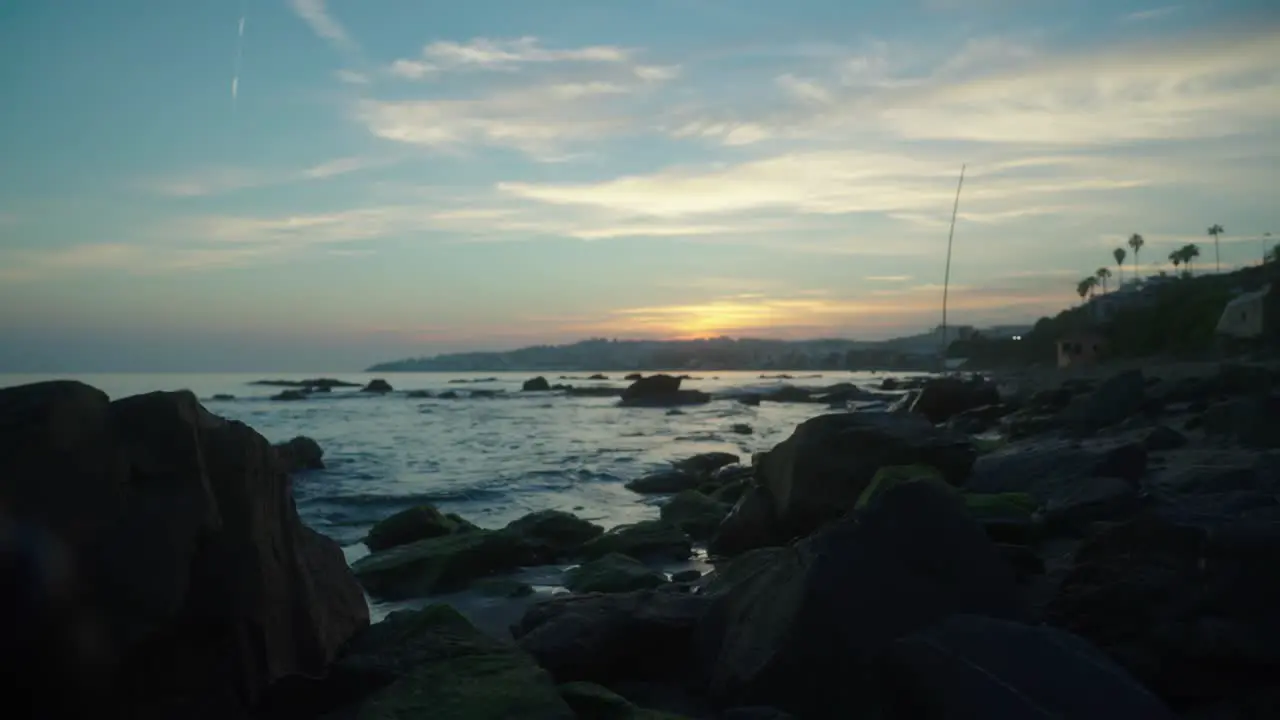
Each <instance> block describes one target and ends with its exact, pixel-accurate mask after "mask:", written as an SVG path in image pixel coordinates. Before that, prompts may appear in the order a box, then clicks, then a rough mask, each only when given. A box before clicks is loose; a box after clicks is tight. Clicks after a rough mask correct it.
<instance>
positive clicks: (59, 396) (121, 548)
mask: <svg viewBox="0 0 1280 720" xmlns="http://www.w3.org/2000/svg"><path fill="white" fill-rule="evenodd" d="M0 477H3V478H5V482H3V483H0V506H3V507H5V508H6V510H7V511H8V512H9V513H11V514H12V515H13V517H14V520H15V521H17V522H20V523H25V524H27V525H29V526H32V527H34V528H36V529H40V528H43V529H45V530H47V531H48V532H49V533H50V534H51V536H52V537H53V538H54V540H53V542H55V543H56V544H57V545H60V546H62V547H64V548H65V549H66V551H67V556H68V557H67V558H66V560H67V561H68V562H69V563H70V567H69V568H68V570H69V571H71V572H72V573H74V576H75V577H74V581H75V583H76V585H78V586H79V590H80V597H79V601H80V602H81V603H83V605H84V606H86V607H84V608H83V609H84V612H85V613H86V615H87V616H88V617H89V619H88V620H86V622H87V623H91V624H92V625H93V626H94V627H93V628H92V629H86V630H85V632H87V633H89V634H90V635H91V636H96V638H97V642H98V646H97V647H98V649H99V651H100V652H101V653H103V654H104V655H105V657H103V660H104V663H105V664H103V665H100V666H97V667H96V674H97V676H98V677H97V679H98V680H100V681H101V682H102V683H103V684H104V685H108V686H109V687H110V688H111V689H112V690H113V691H114V694H113V695H112V696H110V697H96V698H93V699H92V700H89V699H88V697H87V696H85V697H84V700H85V702H91V704H92V705H93V710H94V712H95V713H98V714H105V715H116V716H118V717H141V716H148V713H156V712H161V711H160V710H159V709H160V708H164V710H163V712H164V713H169V714H171V715H172V716H175V717H200V718H203V717H227V716H233V715H236V714H238V713H241V712H243V710H244V708H246V707H248V706H250V705H253V704H254V703H256V702H257V701H259V700H260V699H261V698H262V697H263V695H264V693H265V691H266V690H267V689H268V687H269V686H271V685H272V684H273V683H274V682H275V681H277V680H280V679H281V678H284V677H286V676H290V675H295V674H296V675H316V674H320V673H322V672H324V670H325V668H326V667H327V666H328V664H329V663H330V661H332V660H333V659H334V657H335V656H336V654H337V653H338V650H339V648H341V647H342V646H343V645H344V644H345V643H346V642H347V641H348V640H349V639H350V638H351V637H352V636H353V635H354V634H356V633H357V632H358V631H359V630H361V629H362V628H364V627H365V626H367V625H368V621H369V616H368V608H367V606H366V604H365V600H364V596H363V594H362V593H361V592H360V588H359V586H358V585H357V584H356V583H355V582H354V579H353V578H352V576H351V573H350V571H349V570H348V569H347V567H346V562H345V560H344V558H343V555H342V550H341V549H340V548H339V547H338V546H337V544H336V543H334V542H332V541H331V540H329V539H327V538H325V537H323V536H321V535H319V534H317V533H315V532H313V531H311V530H310V529H308V528H307V527H306V526H305V525H303V524H302V522H301V520H300V519H299V518H298V515H297V512H296V510H295V508H294V502H293V496H292V492H291V486H290V481H289V477H288V475H286V474H285V473H284V472H282V471H281V469H280V466H279V464H278V462H277V458H276V453H275V451H274V449H273V448H272V447H271V445H270V444H269V443H268V442H267V441H266V440H265V439H264V438H263V437H262V436H261V435H259V434H258V433H256V432H254V431H253V430H252V429H251V428H249V427H247V426H245V425H243V424H241V423H238V422H232V421H227V420H224V419H222V418H220V417H217V416H215V415H212V414H210V413H208V412H207V411H205V409H204V408H203V407H201V406H200V403H199V402H198V401H197V400H196V398H195V396H194V395H192V394H191V393H189V392H185V391H184V392H172V393H151V394H147V395H140V396H136V397H130V398H126V399H123V400H118V401H116V402H109V401H108V399H107V397H106V395H104V394H103V393H101V392H100V391H98V390H95V389H93V388H91V387H89V386H87V385H83V384H80V383H75V382H50V383H39V384H34V385H27V386H21V387H14V388H8V389H4V390H0ZM10 579H12V578H10ZM6 587H9V588H11V589H12V588H14V587H17V585H16V584H8V585H6ZM63 621H64V619H60V620H58V621H57V622H58V623H61V622H63ZM25 630H26V632H29V633H34V634H33V635H31V636H30V637H29V639H30V640H31V641H32V642H37V643H38V642H39V641H40V637H39V635H40V633H41V632H43V631H40V630H39V629H38V628H37V627H33V626H30V625H28V626H27V627H26V628H25ZM23 653H24V650H23V648H21V647H17V646H11V647H10V648H9V649H8V654H10V655H18V656H21V657H23V660H24V662H23V663H22V673H23V676H24V677H26V678H27V679H28V680H29V682H28V681H21V680H20V681H19V684H18V687H19V688H25V689H26V690H27V691H29V692H33V693H35V692H40V690H38V688H40V687H42V684H44V683H48V682H50V681H51V680H52V681H53V682H54V683H55V684H56V685H57V687H58V692H60V693H61V694H62V695H63V696H64V697H66V696H70V697H76V693H79V692H81V691H86V692H87V689H86V688H77V687H75V685H74V678H73V676H72V674H70V673H65V672H63V673H61V674H59V675H58V677H56V678H48V677H43V678H41V677H39V676H40V674H41V673H42V672H43V671H45V670H47V668H42V667H40V666H39V664H38V663H36V662H33V658H35V657H37V655H36V654H31V655H23ZM10 677H11V679H18V678H17V677H16V676H10ZM11 687H12V686H11ZM44 687H45V689H46V690H51V689H52V688H50V687H49V686H47V685H44ZM54 699H56V698H53V697H51V696H46V697H42V698H39V699H37V700H34V701H33V702H38V703H39V704H36V705H32V707H48V705H47V703H49V702H51V701H52V700H54ZM10 703H11V704H14V706H15V707H21V706H22V701H21V700H20V699H16V698H12V697H11V698H10ZM166 716H169V715H166Z"/></svg>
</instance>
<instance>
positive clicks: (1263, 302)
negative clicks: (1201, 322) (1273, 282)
mask: <svg viewBox="0 0 1280 720" xmlns="http://www.w3.org/2000/svg"><path fill="white" fill-rule="evenodd" d="M1275 309H1276V308H1275V299H1274V297H1272V295H1271V286H1270V285H1266V286H1264V287H1263V288H1262V289H1261V290H1255V291H1253V292H1248V293H1241V294H1240V295H1239V296H1237V297H1236V298H1235V299H1234V300H1232V301H1231V302H1229V303H1227V306H1226V307H1225V308H1223V309H1222V315H1221V317H1219V318H1218V327H1217V333H1218V334H1219V335H1223V336H1226V337H1229V338H1234V339H1236V340H1258V339H1261V338H1262V336H1263V335H1264V334H1266V332H1267V329H1268V327H1274V326H1275V318H1274V317H1268V315H1271V314H1274V313H1275ZM1268 311H1270V312H1268Z"/></svg>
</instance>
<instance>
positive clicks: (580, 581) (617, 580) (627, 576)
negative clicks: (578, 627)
mask: <svg viewBox="0 0 1280 720" xmlns="http://www.w3.org/2000/svg"><path fill="white" fill-rule="evenodd" d="M666 582H667V576H666V575H664V574H663V573H661V572H658V571H657V570H654V569H652V568H650V567H648V566H647V565H645V564H644V563H642V562H640V561H639V560H636V559H634V558H631V557H628V556H626V555H622V554H620V553H610V554H608V555H605V556H604V557H601V558H597V559H595V560H592V561H590V562H587V563H584V564H582V565H579V566H578V567H576V568H574V569H572V570H570V571H569V572H567V573H565V578H564V586H565V587H566V588H568V589H569V590H571V591H573V592H576V593H593V592H630V591H632V590H648V589H649V588H655V587H658V586H659V585H663V584H665V583H666Z"/></svg>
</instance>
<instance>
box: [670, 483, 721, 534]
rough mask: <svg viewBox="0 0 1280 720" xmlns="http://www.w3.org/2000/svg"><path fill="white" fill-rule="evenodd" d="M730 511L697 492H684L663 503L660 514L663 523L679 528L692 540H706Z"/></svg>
mask: <svg viewBox="0 0 1280 720" xmlns="http://www.w3.org/2000/svg"><path fill="white" fill-rule="evenodd" d="M731 509H732V507H731V506H729V505H726V504H724V503H722V502H717V501H715V500H712V499H711V498H709V497H707V496H706V495H703V494H702V493H700V492H698V491H697V490H685V491H684V492H682V493H680V494H678V495H676V496H675V497H673V498H671V499H670V500H668V501H667V502H666V503H664V504H663V505H662V508H661V510H660V514H661V517H662V519H663V520H664V521H665V522H668V523H670V524H672V525H675V526H676V527H678V528H680V529H681V530H683V531H684V532H685V533H686V534H688V536H689V537H691V538H693V539H694V540H707V539H708V538H710V537H711V536H712V535H714V534H715V532H716V529H717V528H719V527H720V523H721V522H722V521H723V520H724V518H725V516H727V515H728V514H729V511H730V510H731Z"/></svg>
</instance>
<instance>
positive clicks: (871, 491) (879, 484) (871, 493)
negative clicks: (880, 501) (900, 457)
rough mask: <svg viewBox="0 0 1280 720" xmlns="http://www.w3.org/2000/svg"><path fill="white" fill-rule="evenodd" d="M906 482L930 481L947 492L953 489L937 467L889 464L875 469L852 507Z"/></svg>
mask: <svg viewBox="0 0 1280 720" xmlns="http://www.w3.org/2000/svg"><path fill="white" fill-rule="evenodd" d="M907 482H930V483H934V484H935V485H937V486H938V487H940V488H942V489H943V490H946V491H947V492H953V491H954V488H952V487H951V486H950V485H948V484H947V481H946V480H944V479H943V478H942V473H940V472H938V469H937V468H934V467H930V466H928V465H889V466H887V467H882V468H880V469H879V470H877V471H876V474H875V475H873V476H872V477H871V482H869V483H867V487H866V489H864V490H863V491H862V494H861V495H859V496H858V500H857V502H855V503H854V504H853V507H854V509H855V510H861V509H863V508H865V507H867V506H868V505H870V504H871V503H872V502H874V501H875V499H876V498H878V497H879V496H880V495H882V494H884V493H885V492H887V491H888V490H889V489H890V488H892V487H894V486H896V485H900V484H902V483H907Z"/></svg>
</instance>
